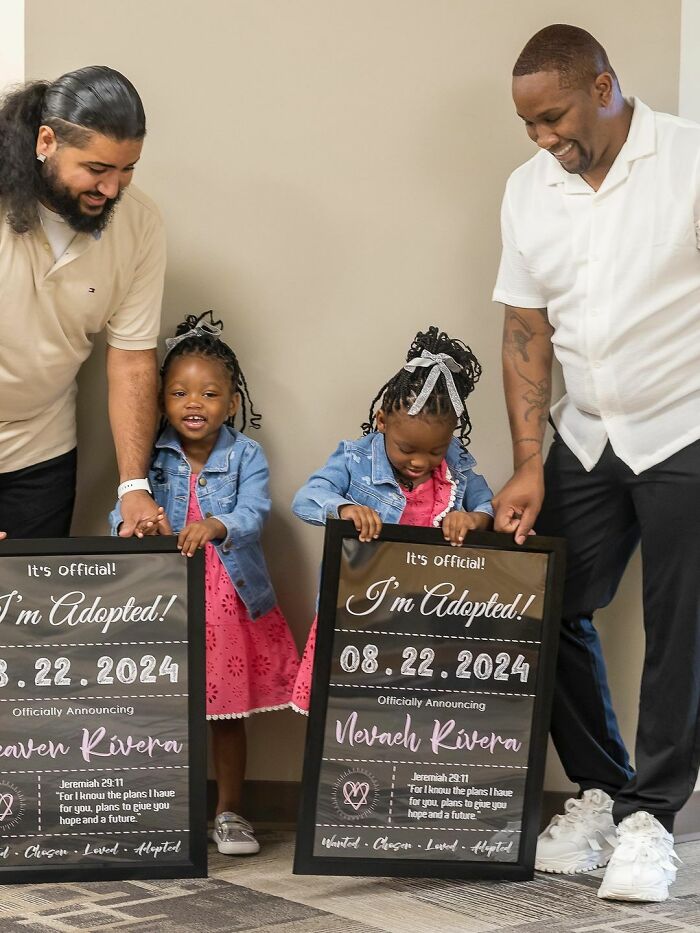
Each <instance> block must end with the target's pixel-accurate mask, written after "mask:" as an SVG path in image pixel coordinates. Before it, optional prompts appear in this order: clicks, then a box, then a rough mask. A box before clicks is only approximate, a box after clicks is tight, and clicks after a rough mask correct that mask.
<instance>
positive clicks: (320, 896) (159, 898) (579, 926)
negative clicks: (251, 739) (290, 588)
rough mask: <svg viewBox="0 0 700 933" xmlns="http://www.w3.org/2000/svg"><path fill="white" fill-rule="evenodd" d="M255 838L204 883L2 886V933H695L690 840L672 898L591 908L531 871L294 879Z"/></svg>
mask: <svg viewBox="0 0 700 933" xmlns="http://www.w3.org/2000/svg"><path fill="white" fill-rule="evenodd" d="M259 837H260V841H261V843H262V846H263V848H262V851H261V852H260V854H259V855H257V856H254V857H252V858H247V859H243V858H238V859H232V858H226V857H225V856H220V855H219V854H218V853H217V852H216V850H215V849H213V848H211V849H210V877H209V878H208V879H205V880H195V881H139V882H136V881H120V882H99V883H92V884H60V885H59V884H43V885H21V886H20V885H11V886H10V885H8V886H6V887H4V888H2V890H1V891H0V933H20V931H23V933H26V931H31V933H88V931H105V933H111V931H116V930H120V931H139V933H194V931H201V933H228V931H266V930H269V931H271V933H385V931H388V933H672V931H679V930H680V931H692V933H698V931H700V842H689V843H684V844H682V845H679V846H678V854H679V855H680V857H681V859H682V860H683V866H682V867H681V870H680V872H679V875H678V881H677V882H676V884H675V885H674V887H673V888H672V891H673V897H672V899H670V900H669V901H667V902H666V903H665V904H648V905H645V904H640V905H636V906H633V905H629V904H615V903H610V902H606V901H601V900H599V899H598V898H597V897H596V896H595V894H596V890H597V887H598V881H597V880H596V876H595V875H585V876H576V877H574V878H565V877H558V878H557V877H554V876H550V875H538V876H536V879H535V880H534V881H532V882H529V883H526V884H506V883H500V882H490V883H487V882H478V883H465V882H461V881H459V882H458V881H439V880H437V881H436V880H420V879H383V878H372V879H367V878H332V877H311V876H296V875H292V872H291V864H292V850H293V836H292V834H291V833H282V832H268V833H260V834H259ZM596 874H597V875H600V874H602V872H598V873H596Z"/></svg>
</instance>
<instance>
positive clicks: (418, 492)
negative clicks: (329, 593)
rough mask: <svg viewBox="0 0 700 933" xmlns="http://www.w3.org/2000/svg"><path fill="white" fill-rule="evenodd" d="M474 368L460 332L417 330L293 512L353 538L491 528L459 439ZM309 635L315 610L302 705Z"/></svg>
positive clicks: (454, 537)
mask: <svg viewBox="0 0 700 933" xmlns="http://www.w3.org/2000/svg"><path fill="white" fill-rule="evenodd" d="M480 375H481V366H480V365H479V362H478V361H477V359H476V357H475V356H474V354H473V353H472V352H471V350H470V348H469V347H468V346H466V345H465V344H464V343H462V341H461V340H453V339H451V338H450V337H448V336H447V334H445V333H438V329H437V327H430V328H429V329H428V331H427V332H426V333H418V334H417V335H416V338H415V340H414V341H413V343H412V344H411V347H410V349H409V351H408V354H407V356H406V364H405V365H404V366H403V368H402V369H400V370H399V371H398V372H397V373H396V374H395V375H394V376H392V378H391V379H390V380H389V381H388V382H387V383H386V384H385V385H383V386H382V388H381V389H380V390H379V392H378V393H377V395H376V396H375V398H374V400H373V402H372V404H371V405H370V409H369V421H368V422H367V423H366V424H363V425H362V430H363V437H362V438H360V439H359V440H357V441H341V442H340V444H339V445H338V447H337V449H336V450H335V452H334V453H333V454H331V456H330V458H329V459H328V461H327V462H326V464H325V466H323V467H322V468H321V469H320V470H318V472H316V473H314V474H313V476H311V477H310V478H309V480H308V482H307V483H306V484H305V485H304V486H302V488H301V489H300V490H299V492H298V493H297V494H296V496H295V497H294V502H293V503H292V510H293V512H294V514H295V515H297V516H298V517H299V518H301V519H303V520H304V521H305V522H309V523H311V524H312V525H325V523H326V520H327V519H328V518H342V519H349V520H350V521H352V522H353V523H354V525H355V528H356V529H357V531H358V532H359V538H360V541H371V540H372V539H373V538H376V537H378V535H379V532H380V531H381V528H382V524H383V522H392V523H398V524H400V525H423V526H433V527H435V528H438V527H441V528H442V533H443V535H444V536H445V540H446V541H449V542H450V543H451V544H453V545H455V546H459V545H461V544H462V543H463V541H464V538H465V536H466V535H467V533H468V532H469V531H484V530H487V529H489V528H490V527H491V524H492V517H493V509H492V507H491V497H492V493H491V490H490V489H489V486H488V484H487V483H486V480H484V478H483V477H482V476H480V475H479V474H478V473H475V472H474V470H473V467H474V466H475V465H476V461H475V460H474V457H472V455H471V454H470V453H468V451H467V449H466V446H467V444H468V443H469V439H468V438H469V433H470V431H471V422H470V420H469V414H468V412H467V409H466V404H465V403H466V400H467V397H468V396H469V395H470V394H471V392H472V391H473V389H474V385H475V383H476V382H477V381H478V379H479V377H480ZM380 399H381V407H380V408H379V410H378V411H376V412H375V406H376V404H377V402H379V400H380ZM457 428H459V434H458V437H454V436H453V435H454V433H455V431H456V430H457ZM315 644H316V620H314V623H313V625H312V627H311V631H310V633H309V638H308V641H307V643H306V648H305V650H304V655H303V657H302V660H301V666H300V668H299V674H298V677H297V682H296V686H295V688H294V695H293V702H292V705H293V707H294V709H296V710H297V712H300V713H304V714H308V710H309V696H310V692H311V675H312V668H313V658H314V648H315Z"/></svg>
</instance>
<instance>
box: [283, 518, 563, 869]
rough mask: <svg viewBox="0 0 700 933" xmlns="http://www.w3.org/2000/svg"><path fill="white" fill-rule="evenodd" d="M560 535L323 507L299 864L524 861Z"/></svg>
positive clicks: (529, 861) (416, 865)
mask: <svg viewBox="0 0 700 933" xmlns="http://www.w3.org/2000/svg"><path fill="white" fill-rule="evenodd" d="M563 573H564V542H563V540H561V539H557V538H541V537H532V538H531V539H530V540H529V541H528V542H527V543H526V544H525V545H523V546H517V545H515V544H514V543H513V541H512V539H511V538H508V537H506V536H504V535H496V534H469V536H468V538H467V541H466V543H465V545H464V546H463V547H460V548H454V547H451V546H449V545H448V544H447V543H446V542H445V540H444V538H443V536H442V534H441V532H439V531H438V530H435V529H425V528H414V527H406V526H398V525H385V526H384V527H383V529H382V533H381V536H380V538H379V539H377V540H376V541H373V542H371V543H360V542H359V541H358V539H357V533H356V531H355V529H354V527H353V525H352V523H351V522H343V521H337V520H336V521H329V523H328V526H327V529H326V542H325V551H324V558H323V570H322V577H321V597H320V602H319V614H318V636H317V645H316V656H315V661H314V675H313V690H312V696H311V708H310V715H309V725H308V730H307V741H306V755H305V760H304V775H303V784H302V800H301V813H300V822H299V828H298V833H297V848H296V855H295V862H294V871H295V872H297V873H300V874H349V875H385V876H398V875H416V876H438V877H460V878H508V879H511V880H527V879H529V878H531V877H532V875H533V866H534V856H535V845H536V841H537V832H538V828H539V816H540V798H541V791H542V781H543V773H544V762H545V754H546V741H547V732H548V726H549V715H550V710H551V702H552V693H553V682H554V669H555V663H556V650H557V644H558V637H559V636H558V632H559V616H560V612H561V591H562V582H563Z"/></svg>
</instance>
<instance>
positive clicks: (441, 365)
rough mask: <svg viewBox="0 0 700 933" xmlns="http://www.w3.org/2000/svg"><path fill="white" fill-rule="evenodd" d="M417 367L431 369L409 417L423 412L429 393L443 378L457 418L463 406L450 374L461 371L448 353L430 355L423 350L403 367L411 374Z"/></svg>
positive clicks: (427, 351)
mask: <svg viewBox="0 0 700 933" xmlns="http://www.w3.org/2000/svg"><path fill="white" fill-rule="evenodd" d="M419 366H420V367H425V366H431V367H432V369H431V370H430V372H429V373H428V378H427V379H426V380H425V383H424V385H423V388H422V389H421V390H420V393H419V394H418V397H417V398H416V400H415V402H414V403H413V405H411V407H410V408H409V410H408V413H409V415H417V414H418V413H419V412H420V411H422V410H423V406H424V405H425V403H426V402H427V401H428V398H429V396H430V393H431V392H432V391H433V389H434V388H435V383H436V382H437V381H438V379H439V378H440V376H444V378H445V385H446V386H447V392H448V395H449V396H450V401H451V402H452V407H453V408H454V410H455V414H456V415H457V417H458V418H459V417H460V416H461V414H462V412H463V411H464V405H463V404H462V399H461V398H460V397H459V392H458V391H457V386H456V385H455V381H454V379H453V378H452V373H458V372H459V371H460V370H461V369H462V367H461V366H460V364H459V363H458V362H457V360H455V359H453V358H452V357H451V356H450V355H449V354H448V353H431V352H430V351H429V350H423V352H422V353H421V355H420V356H414V357H413V359H412V360H409V361H408V363H406V365H405V366H404V369H407V370H408V371H409V372H410V373H412V372H415V370H416V369H417V368H418V367H419Z"/></svg>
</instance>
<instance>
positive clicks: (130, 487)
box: [117, 479, 151, 499]
mask: <svg viewBox="0 0 700 933" xmlns="http://www.w3.org/2000/svg"><path fill="white" fill-rule="evenodd" d="M135 489H145V490H146V492H148V493H150V492H151V484H150V483H149V482H148V480H147V479H128V480H126V482H124V483H120V484H119V486H118V487H117V498H118V499H122V498H123V497H124V496H125V495H126V494H127V492H134V490H135Z"/></svg>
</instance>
